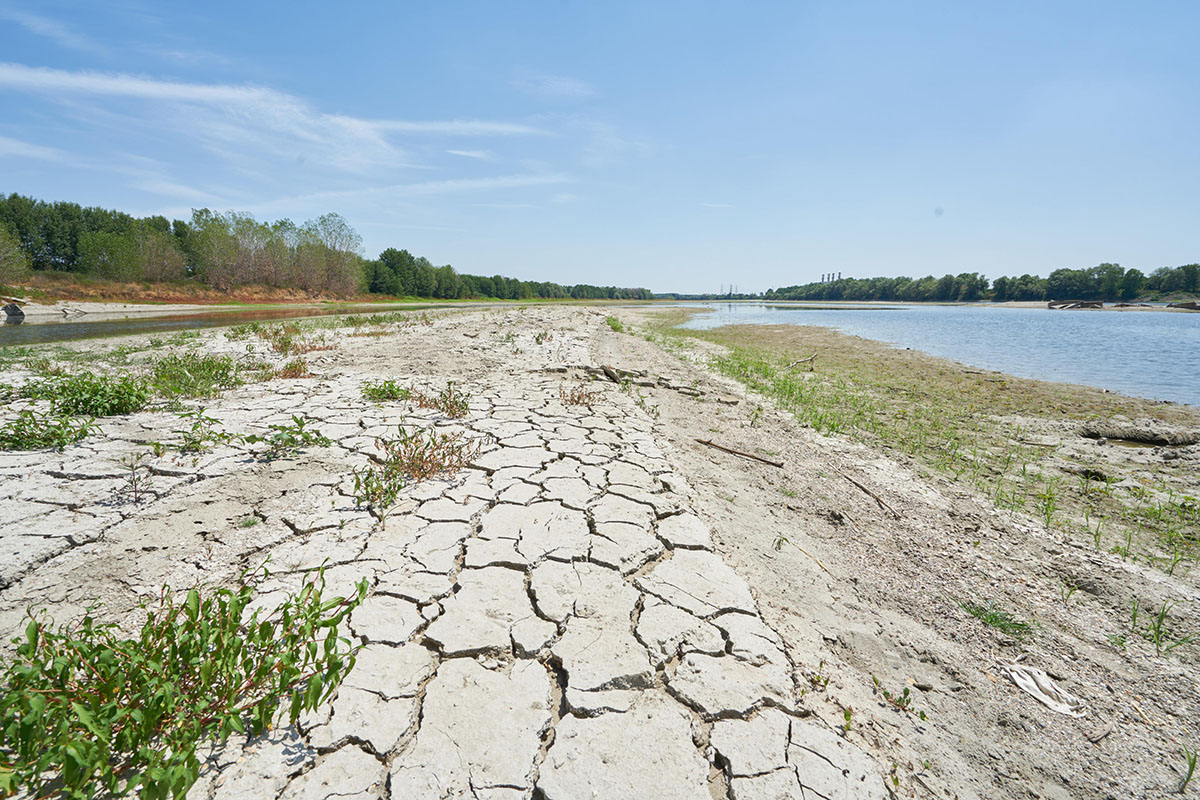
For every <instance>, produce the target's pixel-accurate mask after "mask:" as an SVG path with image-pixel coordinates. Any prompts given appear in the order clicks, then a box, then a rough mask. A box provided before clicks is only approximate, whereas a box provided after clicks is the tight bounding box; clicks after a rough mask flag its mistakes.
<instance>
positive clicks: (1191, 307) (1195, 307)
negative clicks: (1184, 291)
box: [1167, 300, 1200, 311]
mask: <svg viewBox="0 0 1200 800" xmlns="http://www.w3.org/2000/svg"><path fill="white" fill-rule="evenodd" d="M1167 308H1183V309H1186V310H1188V311H1200V303H1197V302H1196V301H1195V300H1188V301H1187V302H1184V303H1167Z"/></svg>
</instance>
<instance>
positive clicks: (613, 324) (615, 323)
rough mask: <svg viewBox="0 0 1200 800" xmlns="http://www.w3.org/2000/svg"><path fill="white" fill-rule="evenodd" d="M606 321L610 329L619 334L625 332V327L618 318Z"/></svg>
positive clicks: (610, 318)
mask: <svg viewBox="0 0 1200 800" xmlns="http://www.w3.org/2000/svg"><path fill="white" fill-rule="evenodd" d="M604 321H605V322H607V323H608V327H610V328H612V329H613V330H614V331H616V332H617V333H622V332H624V330H625V326H624V325H622V324H621V320H619V319H617V318H616V317H611V316H610V317H609V318H608V319H606V320H604Z"/></svg>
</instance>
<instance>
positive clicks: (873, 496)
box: [841, 472, 900, 519]
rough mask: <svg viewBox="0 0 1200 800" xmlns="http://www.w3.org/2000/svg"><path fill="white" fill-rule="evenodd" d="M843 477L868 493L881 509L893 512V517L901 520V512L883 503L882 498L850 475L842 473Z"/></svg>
mask: <svg viewBox="0 0 1200 800" xmlns="http://www.w3.org/2000/svg"><path fill="white" fill-rule="evenodd" d="M841 476H842V477H843V478H845V479H846V480H848V481H850V482H851V483H853V484H854V485H855V486H857V487H858V488H859V489H862V490H863V491H864V492H866V493H867V494H868V495H870V496H871V498H872V499H873V500H874V501H875V502H876V503H879V507H880V508H886V509H887V510H888V511H890V512H892V516H894V517H895V518H896V519H900V512H899V511H897V510H896V509H894V508H892V507H891V506H889V505H888V504H887V503H885V502H883V498H882V497H880V496H879V495H877V494H875V493H874V492H872V491H871V490H870V489H868V488H867V487H865V486H863V485H862V484H861V483H859V482H858V481H856V480H854V478H851V477H850V476H849V475H847V474H846V473H844V472H843V473H841Z"/></svg>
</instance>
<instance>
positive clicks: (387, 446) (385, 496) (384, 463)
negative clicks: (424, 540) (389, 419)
mask: <svg viewBox="0 0 1200 800" xmlns="http://www.w3.org/2000/svg"><path fill="white" fill-rule="evenodd" d="M482 447H483V440H481V439H469V438H467V437H466V436H465V435H464V434H463V433H462V432H456V433H437V432H435V431H428V430H418V431H416V432H415V433H410V432H409V431H408V430H407V429H406V428H405V427H404V426H403V425H398V426H397V427H396V436H395V438H391V439H385V438H382V437H380V438H377V439H376V440H375V449H376V450H378V451H379V455H377V456H371V461H372V463H370V464H367V465H366V466H364V467H362V468H360V469H356V470H354V471H353V472H352V473H351V476H352V478H353V481H354V487H353V490H352V491H353V494H354V500H355V502H356V503H357V504H358V505H360V506H364V505H365V506H367V507H368V508H370V509H372V510H373V511H374V512H375V513H376V514H377V515H378V516H379V519H380V522H381V523H383V524H385V525H386V519H387V510H388V508H389V507H390V506H391V505H392V504H393V503H395V502H396V498H397V497H398V496H399V494H400V491H401V490H402V489H403V488H404V487H405V486H406V485H407V483H408V482H409V481H412V482H414V483H419V482H421V481H425V480H430V479H432V478H437V477H440V476H443V475H453V474H454V473H456V472H458V471H460V470H462V469H465V468H466V467H467V466H468V465H469V464H470V463H471V462H472V461H473V460H474V459H475V458H476V457H477V456H478V455H479V450H480V448H482Z"/></svg>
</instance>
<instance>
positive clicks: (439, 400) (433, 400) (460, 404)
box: [410, 381, 471, 419]
mask: <svg viewBox="0 0 1200 800" xmlns="http://www.w3.org/2000/svg"><path fill="white" fill-rule="evenodd" d="M410 399H411V400H412V401H413V402H414V403H416V404H417V405H418V406H419V407H421V408H432V409H434V410H437V411H440V412H442V413H443V414H445V415H446V416H447V417H450V418H451V419H460V418H462V417H465V416H466V415H467V412H468V411H470V402H471V396H470V395H468V394H467V393H466V392H462V391H460V390H458V389H455V388H454V383H453V381H451V382H449V383H447V384H446V388H445V389H442V390H441V391H440V392H438V393H437V394H425V393H424V392H420V391H417V390H415V389H414V390H412V391H411V392H410Z"/></svg>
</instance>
